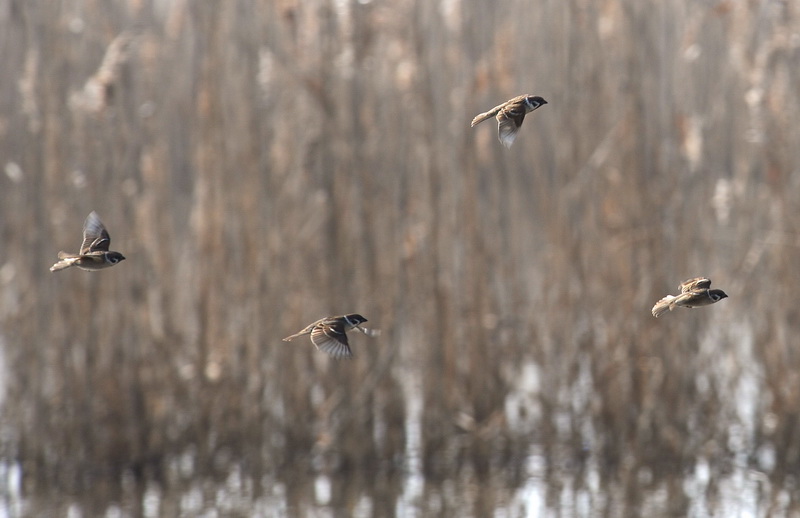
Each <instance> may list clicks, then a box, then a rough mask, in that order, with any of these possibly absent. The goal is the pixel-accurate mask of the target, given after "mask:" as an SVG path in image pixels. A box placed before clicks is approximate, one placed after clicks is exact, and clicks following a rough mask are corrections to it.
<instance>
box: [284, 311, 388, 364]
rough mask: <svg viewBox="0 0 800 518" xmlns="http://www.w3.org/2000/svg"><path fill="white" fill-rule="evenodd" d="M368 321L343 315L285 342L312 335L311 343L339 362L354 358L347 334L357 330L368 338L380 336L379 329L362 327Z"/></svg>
mask: <svg viewBox="0 0 800 518" xmlns="http://www.w3.org/2000/svg"><path fill="white" fill-rule="evenodd" d="M366 321H367V319H366V318H364V317H362V316H361V315H358V314H356V313H351V314H349V315H342V316H339V317H327V318H322V319H320V320H317V321H316V322H314V323H313V324H309V325H308V326H306V328H305V329H303V330H302V331H300V332H299V333H295V334H293V335H291V336H287V337H286V338H284V339H283V341H284V342H289V341H291V340H292V339H293V338H297V337H298V336H303V335H307V334H310V335H311V342H312V343H313V344H314V345H315V346H316V347H317V349H319V350H320V351H324V352H326V353H328V354H329V355H330V356H332V357H333V358H336V359H337V360H339V359H342V358H352V357H353V351H351V350H350V344H349V343H348V341H347V334H345V333H346V332H347V331H350V330H351V329H353V328H355V329H358V330H359V331H361V332H362V333H364V334H365V335H367V336H378V335H379V334H380V331H379V330H377V329H367V328H363V327H361V324H363V323H364V322H366Z"/></svg>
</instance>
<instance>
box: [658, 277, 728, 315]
mask: <svg viewBox="0 0 800 518" xmlns="http://www.w3.org/2000/svg"><path fill="white" fill-rule="evenodd" d="M678 289H679V290H681V293H680V295H667V296H666V297H664V298H663V299H661V300H659V301H658V302H656V304H655V306H653V309H652V311H651V312H652V313H653V316H654V317H656V318H658V317H659V316H661V315H662V314H663V313H665V312H666V311H668V310H669V311H672V310H673V308H676V307H683V308H697V307H700V306H708V305H709V304H714V303H715V302H719V301H720V300H722V299H725V298H727V297H728V294H727V293H725V292H724V291H722V290H712V289H711V279H708V278H706V277H694V278H692V279H687V280H685V281H683V282H682V283H680V285H679V286H678Z"/></svg>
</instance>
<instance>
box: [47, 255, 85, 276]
mask: <svg viewBox="0 0 800 518" xmlns="http://www.w3.org/2000/svg"><path fill="white" fill-rule="evenodd" d="M79 257H80V256H77V255H72V254H68V253H67V252H59V253H58V259H59V261H58V262H57V263H56V264H54V265H53V266H51V267H50V271H51V272H57V271H59V270H64V269H66V268H69V267H70V266H72V265H73V264H75V261H77V260H78V259H79Z"/></svg>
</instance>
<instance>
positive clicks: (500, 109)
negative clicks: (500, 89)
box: [472, 95, 547, 148]
mask: <svg viewBox="0 0 800 518" xmlns="http://www.w3.org/2000/svg"><path fill="white" fill-rule="evenodd" d="M545 104H547V101H545V100H544V99H542V98H541V97H539V96H538V95H520V96H518V97H514V98H513V99H511V100H510V101H506V102H504V103H503V104H498V105H497V106H495V107H494V108H492V109H491V110H489V111H488V112H485V113H481V114H480V115H476V116H475V118H474V119H472V127H474V126H475V125H476V124H480V123H481V122H483V121H485V120H486V119H489V118H492V117H494V118H496V119H497V138H499V139H500V142H501V143H502V144H503V145H504V146H505V147H506V148H510V147H511V144H513V143H514V139H516V138H517V132H518V131H519V127H520V126H522V121H523V120H525V115H527V114H528V113H530V112H532V111H533V110H535V109H536V108H538V107H540V106H543V105H545Z"/></svg>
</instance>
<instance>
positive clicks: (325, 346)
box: [50, 95, 728, 359]
mask: <svg viewBox="0 0 800 518" xmlns="http://www.w3.org/2000/svg"><path fill="white" fill-rule="evenodd" d="M545 104H547V101H545V100H544V99H543V98H541V97H539V96H538V95H520V96H517V97H514V98H513V99H510V100H508V101H506V102H504V103H502V104H499V105H497V106H495V107H494V108H492V109H491V110H489V111H487V112H484V113H481V114H479V115H476V116H475V118H474V119H472V126H473V127H474V126H475V125H476V124H480V123H481V122H483V121H485V120H488V119H491V118H492V117H494V118H495V119H497V136H498V139H499V140H500V142H501V143H502V144H503V145H504V146H505V147H506V148H510V147H511V144H513V143H514V140H515V139H516V138H517V134H518V133H519V128H520V126H522V121H523V120H525V115H527V114H528V113H530V112H532V111H534V110H536V109H537V108H540V107H541V106H544V105H545ZM110 245H111V237H110V236H109V234H108V230H106V227H105V226H104V225H103V223H102V222H101V221H100V217H99V216H98V215H97V213H96V212H94V211H92V212H91V214H89V216H87V217H86V221H85V222H84V224H83V242H82V243H81V248H80V250H79V252H78V253H77V254H70V253H67V252H63V251H62V252H59V253H58V262H56V263H55V264H54V265H53V266H52V267H50V271H52V272H57V271H60V270H65V269H67V268H70V267H72V266H77V267H78V268H80V269H82V270H87V271H96V270H102V269H104V268H108V267H111V266H114V265H115V264H118V263H119V262H121V261H123V260H125V256H123V255H122V254H121V253H119V252H115V251H112V250H109V246H110ZM678 289H679V290H680V294H678V295H667V296H666V297H664V298H662V299H661V300H659V301H658V302H656V304H655V305H654V306H653V309H652V313H653V316H654V317H659V316H661V315H662V314H664V313H665V312H667V311H672V310H673V309H675V308H676V307H682V308H696V307H701V306H708V305H710V304H714V303H715V302H719V301H720V300H722V299H724V298H726V297H727V296H728V295H726V294H725V292H724V291H722V290H718V289H713V290H712V289H711V280H710V279H708V278H706V277H695V278H693V279H688V280H686V281H683V282H682V283H681V284H680V286H679V287H678ZM366 321H367V319H366V318H364V317H363V316H361V315H359V314H357V313H351V314H348V315H341V316H334V317H326V318H322V319H320V320H317V321H316V322H314V323H312V324H309V325H308V326H306V327H305V328H304V329H303V330H301V331H299V332H297V333H295V334H293V335H291V336H287V337H286V338H284V339H283V340H284V341H286V342H288V341H291V340H292V339H294V338H297V337H299V336H305V335H311V342H312V343H313V344H314V345H315V346H316V347H317V349H319V350H320V351H323V352H325V353H327V354H329V355H330V356H331V357H333V358H336V359H343V358H352V357H353V351H352V350H351V349H350V343H349V341H348V339H347V332H348V331H351V330H353V329H357V330H359V331H361V332H362V333H364V334H366V335H367V336H377V335H379V334H380V330H377V329H367V328H366V327H363V326H362V324H364V323H365V322H366Z"/></svg>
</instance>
